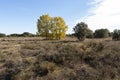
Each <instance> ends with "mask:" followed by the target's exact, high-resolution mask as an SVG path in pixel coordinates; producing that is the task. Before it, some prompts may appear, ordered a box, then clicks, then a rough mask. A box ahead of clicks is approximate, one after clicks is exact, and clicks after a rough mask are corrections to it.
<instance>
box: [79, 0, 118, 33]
mask: <svg viewBox="0 0 120 80" xmlns="http://www.w3.org/2000/svg"><path fill="white" fill-rule="evenodd" d="M89 5H91V8H90V9H89V14H90V15H89V16H85V17H83V18H82V19H80V20H77V22H80V21H84V22H86V23H87V24H88V25H89V27H90V28H91V29H93V30H95V29H99V28H108V29H109V30H110V31H112V30H114V29H116V28H117V29H120V0H91V2H90V4H89Z"/></svg>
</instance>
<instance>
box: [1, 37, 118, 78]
mask: <svg viewBox="0 0 120 80" xmlns="http://www.w3.org/2000/svg"><path fill="white" fill-rule="evenodd" d="M68 39H69V38H68ZM68 39H65V40H64V41H62V40H60V41H55V40H54V41H53V40H51V41H43V40H41V39H39V40H38V39H35V40H34V39H31V38H30V39H28V40H23V41H21V40H20V41H19V40H18V39H17V38H16V39H14V40H8V39H5V40H4V41H2V40H0V80H119V79H120V41H112V40H104V39H102V40H99V39H97V40H96V39H92V40H85V41H83V42H79V41H76V40H75V39H73V40H72V41H71V39H70V40H68Z"/></svg>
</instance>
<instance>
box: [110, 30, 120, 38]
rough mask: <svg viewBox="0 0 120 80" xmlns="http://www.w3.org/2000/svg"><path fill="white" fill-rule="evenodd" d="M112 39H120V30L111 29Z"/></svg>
mask: <svg viewBox="0 0 120 80" xmlns="http://www.w3.org/2000/svg"><path fill="white" fill-rule="evenodd" d="M112 39H113V40H120V30H118V29H115V30H114V31H113V35H112Z"/></svg>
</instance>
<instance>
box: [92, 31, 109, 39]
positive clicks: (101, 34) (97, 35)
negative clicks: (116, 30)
mask: <svg viewBox="0 0 120 80" xmlns="http://www.w3.org/2000/svg"><path fill="white" fill-rule="evenodd" d="M109 33H110V32H109V30H108V29H97V30H95V32H94V37H95V38H107V37H109Z"/></svg>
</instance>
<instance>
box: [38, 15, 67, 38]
mask: <svg viewBox="0 0 120 80" xmlns="http://www.w3.org/2000/svg"><path fill="white" fill-rule="evenodd" d="M37 28H38V33H39V34H40V35H41V36H43V37H46V39H59V40H60V39H62V38H65V36H66V31H67V29H68V27H67V25H66V23H65V21H64V19H63V18H61V17H50V16H49V15H42V16H40V19H38V22H37Z"/></svg>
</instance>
